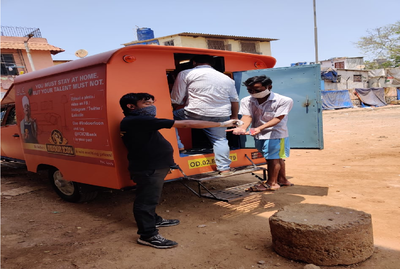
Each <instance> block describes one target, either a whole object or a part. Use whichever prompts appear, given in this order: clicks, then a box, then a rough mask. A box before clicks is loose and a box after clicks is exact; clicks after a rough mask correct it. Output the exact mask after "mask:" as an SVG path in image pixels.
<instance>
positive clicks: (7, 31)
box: [1, 26, 42, 37]
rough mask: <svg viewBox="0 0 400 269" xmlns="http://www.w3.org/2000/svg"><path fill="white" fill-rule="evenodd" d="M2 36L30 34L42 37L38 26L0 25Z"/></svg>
mask: <svg viewBox="0 0 400 269" xmlns="http://www.w3.org/2000/svg"><path fill="white" fill-rule="evenodd" d="M1 35H2V36H17V37H24V36H28V35H31V37H42V34H41V33H40V29H39V28H28V27H17V26H1Z"/></svg>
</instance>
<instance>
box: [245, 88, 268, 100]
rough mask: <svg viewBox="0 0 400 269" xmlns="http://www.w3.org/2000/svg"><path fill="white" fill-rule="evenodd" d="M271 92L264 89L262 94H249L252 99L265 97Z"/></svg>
mask: <svg viewBox="0 0 400 269" xmlns="http://www.w3.org/2000/svg"><path fill="white" fill-rule="evenodd" d="M270 92H271V90H269V89H266V90H265V91H262V92H258V93H251V94H250V95H251V96H252V97H254V98H258V99H260V98H264V97H265V96H267V95H268V94H269V93H270Z"/></svg>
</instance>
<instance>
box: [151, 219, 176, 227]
mask: <svg viewBox="0 0 400 269" xmlns="http://www.w3.org/2000/svg"><path fill="white" fill-rule="evenodd" d="M179 223H180V221H179V220H178V219H161V221H160V222H156V228H158V227H169V226H175V225H178V224H179Z"/></svg>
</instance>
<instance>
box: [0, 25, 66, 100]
mask: <svg viewBox="0 0 400 269" xmlns="http://www.w3.org/2000/svg"><path fill="white" fill-rule="evenodd" d="M63 51H64V50H63V49H61V48H58V47H55V46H53V45H50V44H49V43H47V40H46V39H45V38H42V35H41V33H40V29H39V28H27V27H11V26H1V92H2V95H3V93H5V92H6V91H7V90H8V88H9V87H10V86H11V84H12V83H13V81H14V77H15V76H19V75H22V74H25V73H29V72H32V71H34V70H40V69H43V68H46V67H50V66H53V65H54V63H53V59H52V55H55V54H57V53H60V52H63Z"/></svg>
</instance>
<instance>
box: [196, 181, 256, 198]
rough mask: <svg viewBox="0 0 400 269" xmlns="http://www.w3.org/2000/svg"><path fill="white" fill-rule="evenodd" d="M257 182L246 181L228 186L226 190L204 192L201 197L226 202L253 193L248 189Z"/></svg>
mask: <svg viewBox="0 0 400 269" xmlns="http://www.w3.org/2000/svg"><path fill="white" fill-rule="evenodd" d="M256 183H257V182H253V183H246V184H243V185H239V186H234V187H230V188H226V189H224V190H219V191H210V193H203V194H202V195H201V197H204V198H209V199H215V200H219V201H224V202H232V201H236V200H239V199H243V198H245V197H246V196H249V195H250V194H252V193H251V192H246V189H247V188H250V187H251V186H254V184H256Z"/></svg>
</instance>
